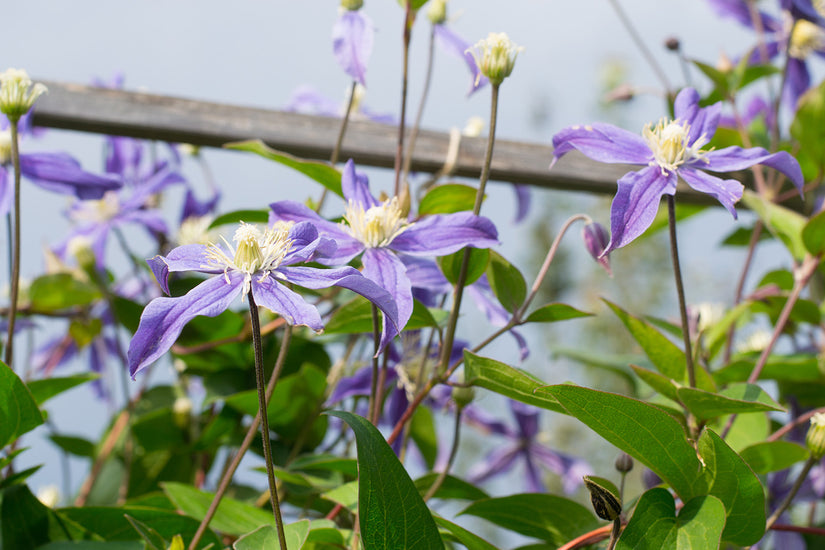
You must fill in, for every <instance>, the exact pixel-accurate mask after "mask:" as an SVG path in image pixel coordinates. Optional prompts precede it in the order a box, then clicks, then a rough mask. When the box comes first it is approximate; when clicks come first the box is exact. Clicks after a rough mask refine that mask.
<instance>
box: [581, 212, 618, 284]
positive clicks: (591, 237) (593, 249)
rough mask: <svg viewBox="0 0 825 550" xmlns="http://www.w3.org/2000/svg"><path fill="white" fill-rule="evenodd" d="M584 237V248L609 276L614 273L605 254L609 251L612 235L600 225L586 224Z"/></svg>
mask: <svg viewBox="0 0 825 550" xmlns="http://www.w3.org/2000/svg"><path fill="white" fill-rule="evenodd" d="M582 237H584V247H585V248H586V249H587V251H588V252H589V253H590V255H591V256H593V259H594V260H596V261H597V262H598V263H599V265H600V266H602V267H603V268H604V269H605V271H607V273H608V274H609V275H612V274H613V273H612V272H611V271H610V260H609V259H608V257H607V255H606V254H605V253H604V251H605V250H607V245H608V244H609V243H610V233H608V232H607V229H605V228H604V226H603V225H602V224H600V223H596V222H590V223H588V224H585V226H584V229H583V230H582Z"/></svg>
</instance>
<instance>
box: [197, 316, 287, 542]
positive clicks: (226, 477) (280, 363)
mask: <svg viewBox="0 0 825 550" xmlns="http://www.w3.org/2000/svg"><path fill="white" fill-rule="evenodd" d="M291 339H292V326H291V325H286V327H284V337H283V338H282V339H281V350H280V352H279V353H278V359H277V360H276V362H275V368H274V369H273V370H272V375H270V377H269V382H268V383H267V386H266V401H267V403H268V402H269V400H270V399H271V398H272V393H273V392H274V391H275V384H276V383H277V382H278V378H279V377H280V375H281V371H282V370H283V367H284V363H285V362H286V353H287V350H288V349H289V342H290V340H291ZM260 424H261V411H260V410H258V413H257V414H256V415H255V418H254V419H253V420H252V424H251V425H250V426H249V429H248V430H247V431H246V436H245V437H244V440H243V442H242V443H241V446H240V448H239V449H238V452H237V453H235V457H234V458H233V459H232V462H231V463H230V464H229V465H228V466H227V468H226V470H225V471H224V472H223V475H222V476H221V481H220V483H219V484H218V489H217V491H216V492H215V496H214V498H213V499H212V502H211V503H210V504H209V509H208V510H207V511H206V515H205V516H204V518H203V521H201V523H200V525H199V526H198V530H197V531H196V532H195V536H194V537H192V542H191V543H189V550H196V548H197V547H198V543H199V542H200V540H201V538H203V534H204V533H205V532H206V529H207V527H208V526H209V522H210V521H212V518H213V517H214V516H215V513H216V512H217V511H218V505H219V504H220V503H221V500H222V499H223V495H224V494H226V490H227V489H228V488H229V484H230V483H231V482H232V477H233V476H234V475H235V471H236V470H237V469H238V466H240V465H241V460H242V459H243V457H244V455H245V454H246V451H247V450H248V449H249V447H250V446H251V445H252V441H253V440H254V439H255V434H256V433H257V431H258V426H259V425H260ZM282 548H286V546H282Z"/></svg>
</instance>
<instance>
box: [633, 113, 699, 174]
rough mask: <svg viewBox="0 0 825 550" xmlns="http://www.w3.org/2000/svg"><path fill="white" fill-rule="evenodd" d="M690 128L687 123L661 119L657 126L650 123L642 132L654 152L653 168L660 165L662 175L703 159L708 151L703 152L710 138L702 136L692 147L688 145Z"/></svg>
mask: <svg viewBox="0 0 825 550" xmlns="http://www.w3.org/2000/svg"><path fill="white" fill-rule="evenodd" d="M689 134H690V126H689V125H688V123H687V122H679V121H678V120H667V119H664V118H663V119H661V120H659V122H658V123H657V124H656V126H651V125H650V124H649V123H648V124H647V125H646V126H645V127H644V129H643V130H642V136H643V137H644V139H645V141H646V142H647V145H648V147H650V150H651V151H652V152H653V160H652V161H651V163H650V164H651V166H653V165H654V164H655V165H658V166H659V167H660V168H661V169H662V175H665V174H666V173H667V172H674V171H676V169H678V168H679V166H681V165H683V164H685V163H686V162H690V161H692V160H696V159H703V158H704V156H705V154H707V153H708V151H703V150H702V146H703V145H706V144H707V142H708V138H707V137H706V136H705V135H704V134H702V135H701V136H700V137H699V138H698V139H697V140H696V141H694V142H693V144H692V145H688V135H689Z"/></svg>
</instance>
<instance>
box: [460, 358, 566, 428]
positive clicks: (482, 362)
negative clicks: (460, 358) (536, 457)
mask: <svg viewBox="0 0 825 550" xmlns="http://www.w3.org/2000/svg"><path fill="white" fill-rule="evenodd" d="M464 361H465V363H464V381H465V383H467V384H469V385H471V386H478V387H480V388H485V389H488V390H490V391H494V392H496V393H498V394H500V395H503V396H505V397H509V398H510V399H515V400H516V401H521V402H522V403H527V404H528V405H535V406H537V407H541V408H543V409H548V410H551V411H556V412H562V413H563V412H565V411H564V409H563V408H562V407H561V406H560V405H559V403H558V402H557V401H556V400H555V399H554V398H553V397H552V396H550V395H547V394H539V393H537V390H538V389H539V388H542V387H543V386H544V385H545V384H544V382H542V381H541V380H539V379H538V378H535V377H534V376H532V375H531V374H528V373H527V372H525V371H523V370H521V369H517V368H514V367H511V366H510V365H505V364H504V363H501V362H499V361H496V360H494V359H488V358H487V357H481V356H479V355H475V354H474V353H472V352H471V351H469V350H464Z"/></svg>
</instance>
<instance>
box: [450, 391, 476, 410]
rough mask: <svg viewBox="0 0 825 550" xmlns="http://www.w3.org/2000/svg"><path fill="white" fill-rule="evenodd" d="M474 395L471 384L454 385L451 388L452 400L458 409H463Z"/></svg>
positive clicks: (471, 400)
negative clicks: (464, 385)
mask: <svg viewBox="0 0 825 550" xmlns="http://www.w3.org/2000/svg"><path fill="white" fill-rule="evenodd" d="M475 397H476V391H475V389H474V388H473V387H472V386H466V387H463V386H456V387H455V388H453V401H455V404H456V405H457V406H458V408H459V409H463V408H464V407H466V406H467V405H469V404H470V403H472V402H473V399H475Z"/></svg>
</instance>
